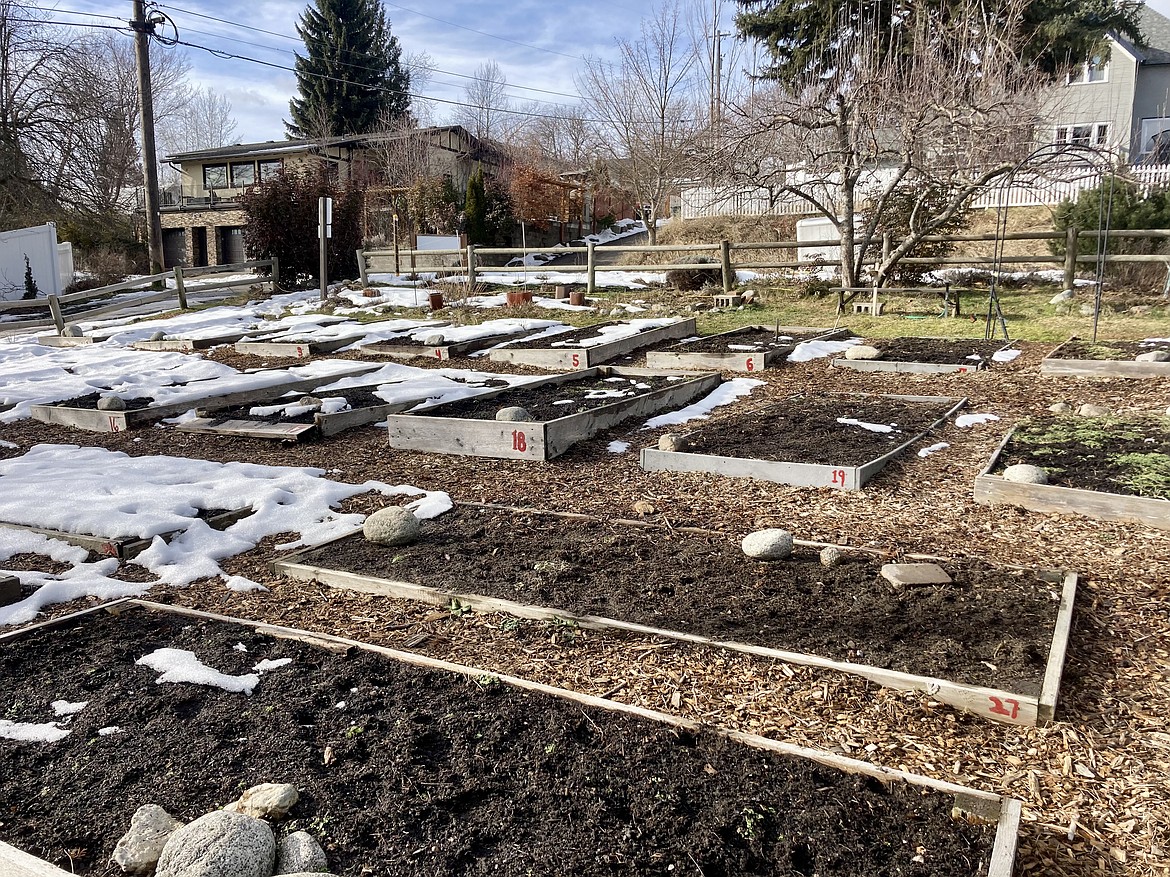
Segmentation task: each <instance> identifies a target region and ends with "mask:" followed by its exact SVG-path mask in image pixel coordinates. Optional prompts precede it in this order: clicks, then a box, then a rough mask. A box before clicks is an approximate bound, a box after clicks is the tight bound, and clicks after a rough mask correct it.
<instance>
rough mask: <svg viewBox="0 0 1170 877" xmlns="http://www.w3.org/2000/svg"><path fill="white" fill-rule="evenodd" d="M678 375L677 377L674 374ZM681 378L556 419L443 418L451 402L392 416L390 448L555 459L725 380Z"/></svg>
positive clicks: (649, 373) (601, 373) (621, 373)
mask: <svg viewBox="0 0 1170 877" xmlns="http://www.w3.org/2000/svg"><path fill="white" fill-rule="evenodd" d="M666 374H669V373H667V372H662V371H655V370H652V369H644V368H625V367H616V366H598V367H595V368H589V369H584V370H581V371H575V372H568V373H566V374H561V375H553V376H552V377H549V378H545V379H542V380H539V381H535V382H533V383H530V384H523V385H521V386H519V387H502V388H501V389H499V390H494V391H490V392H487V393H483V394H481V395H479V396H477V397H476V398H477V399H481V400H482V399H492V398H495V397H497V396H499V395H501V394H503V393H511V392H513V391H523V390H524V389H526V388H531V387H539V386H547V385H549V384H564V383H569V382H575V381H587V380H592V379H594V378H599V377H630V378H638V377H662V376H663V375H666ZM671 376H673V375H671ZM679 377H680V378H682V379H681V380H679V381H678V382H677V383H674V384H671V385H670V386H667V387H662V388H660V389H657V390H649V391H646V392H642V393H639V394H638V395H637V396H631V397H629V398H625V399H618V400H616V401H614V402H611V403H609V404H608V405H600V406H598V407H597V408H593V409H590V410H589V411H582V412H580V413H579V414H569V415H566V416H565V417H557V418H555V419H553V420H539V421H526V422H511V421H499V420H479V419H472V418H461V417H441V416H438V415H437V414H435V413H433V412H441V411H443V410H444V408H446V407H447V406H448V405H455V404H459V403H458V402H449V403H444V404H442V405H436V406H435V407H433V408H428V409H426V410H425V411H424V412H420V413H418V414H392V415H390V416H389V417H387V418H386V427H387V431H388V434H389V442H390V447H392V448H399V449H402V450H410V451H428V452H430V453H435V454H463V455H465V456H471V457H498V458H502V459H506V460H551V459H553V458H554V457H559V456H560V455H561V454H563V453H564V452H565V451H567V450H568V449H569V448H571V447H572V446H573V445H575V444H576V443H577V442H580V441H584V440H585V439H587V438H590V437H592V436H594V435H596V434H597V433H599V432H601V431H602V430H603V429H609V427H611V426H615V425H616V424H618V423H621V422H622V421H623V420H626V419H628V418H631V417H640V416H645V415H649V414H653V413H654V412H656V411H661V410H662V409H664V408H670V407H672V406H676V405H684V404H686V403H688V402H690V401H691V400H693V399H696V398H698V397H699V396H702V395H705V394H706V393H709V392H711V391H712V390H714V389H715V388H716V387H717V386H719V384H720V383H721V382H722V381H723V378H722V377H720V376H719V375H717V374H709V375H701V374H696V373H695V372H683V373H682V374H681V375H679Z"/></svg>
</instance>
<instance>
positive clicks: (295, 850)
mask: <svg viewBox="0 0 1170 877" xmlns="http://www.w3.org/2000/svg"><path fill="white" fill-rule="evenodd" d="M328 870H329V860H328V859H327V858H326V857H325V851H324V850H323V849H321V844H319V843H317V841H316V840H314V839H313V835H311V834H309V833H308V832H307V831H294V832H293V833H292V834H290V835H288V837H285V838H282V839H281V841H280V843H279V844H277V847H276V870H275V871H274V872H273V873H274V874H301V873H310V872H311V873H320V872H322V871H328Z"/></svg>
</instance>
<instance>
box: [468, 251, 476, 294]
mask: <svg viewBox="0 0 1170 877" xmlns="http://www.w3.org/2000/svg"><path fill="white" fill-rule="evenodd" d="M474 286H475V244H468V245H467V292H468V294H469V295H470V294H471V290H472V288H473V287H474Z"/></svg>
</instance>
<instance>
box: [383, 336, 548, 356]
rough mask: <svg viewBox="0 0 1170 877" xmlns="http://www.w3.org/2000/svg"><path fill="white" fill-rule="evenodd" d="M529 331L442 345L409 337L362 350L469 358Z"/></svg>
mask: <svg viewBox="0 0 1170 877" xmlns="http://www.w3.org/2000/svg"><path fill="white" fill-rule="evenodd" d="M527 331H530V330H527V329H522V328H514V329H512V330H510V331H502V332H498V333H496V334H493V335H481V336H480V337H478V338H470V339H468V340H466V341H446V340H444V341H443V342H442V343H440V344H424V343H423V341H422V339H419V338H412V337H410V336H409V335H408V336H406V337H404V338H394V339H392V340H390V341H379V342H377V343H375V344H367V345H365V346H364V347H363V348H362V352H363V353H372V354H377V355H379V356H392V357H394V358H395V359H416V358H418V357H422V358H425V359H437V360H447V359H451V358H452V357H454V356H467V354H469V353H474V352H475V351H477V350H483V349H484V348H486V347H491V346H493V345H495V344H499V343H500V342H501V341H504V340H506V339H507V338H511V337H513V336H515V335H519V334H520V333H521V332H527ZM416 334H417V333H416ZM434 334H436V335H442V334H443V330H442V329H436V330H435V332H434Z"/></svg>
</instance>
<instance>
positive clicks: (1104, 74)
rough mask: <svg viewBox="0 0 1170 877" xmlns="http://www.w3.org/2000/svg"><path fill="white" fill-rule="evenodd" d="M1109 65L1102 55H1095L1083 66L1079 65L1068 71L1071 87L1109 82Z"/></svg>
mask: <svg viewBox="0 0 1170 877" xmlns="http://www.w3.org/2000/svg"><path fill="white" fill-rule="evenodd" d="M1108 81H1109V63H1108V62H1107V61H1103V60H1102V59H1101V56H1100V55H1094V56H1093V57H1092V58H1090V59H1089V60H1088V61H1085V62H1084V63H1083V64H1078V65H1077V66H1076V67H1073V68H1072V69H1071V70H1070V71H1068V84H1069V85H1083V84H1085V83H1088V82H1108Z"/></svg>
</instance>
